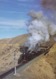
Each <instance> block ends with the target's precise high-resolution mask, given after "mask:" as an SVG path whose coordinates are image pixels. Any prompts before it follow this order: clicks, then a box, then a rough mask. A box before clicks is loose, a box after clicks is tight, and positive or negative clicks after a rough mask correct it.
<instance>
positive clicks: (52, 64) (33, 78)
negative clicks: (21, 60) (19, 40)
mask: <svg viewBox="0 0 56 79" xmlns="http://www.w3.org/2000/svg"><path fill="white" fill-rule="evenodd" d="M21 78H22V79H23V78H24V79H56V44H54V45H53V47H52V48H51V49H50V51H49V52H48V54H47V55H46V56H43V57H41V58H40V59H39V60H36V61H35V62H33V63H32V64H31V65H30V66H28V67H27V68H26V69H25V70H24V71H22V72H21Z"/></svg>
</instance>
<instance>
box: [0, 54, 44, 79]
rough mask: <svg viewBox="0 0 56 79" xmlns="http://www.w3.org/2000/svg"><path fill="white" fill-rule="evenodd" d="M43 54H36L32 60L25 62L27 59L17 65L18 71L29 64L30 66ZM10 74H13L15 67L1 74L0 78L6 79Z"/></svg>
mask: <svg viewBox="0 0 56 79" xmlns="http://www.w3.org/2000/svg"><path fill="white" fill-rule="evenodd" d="M42 55H43V54H41V55H39V56H36V57H34V58H32V59H31V60H29V61H27V62H25V61H23V62H21V63H20V64H19V65H18V66H16V69H17V71H18V72H21V71H22V70H23V69H25V68H26V67H27V66H29V65H30V64H31V63H32V62H33V61H35V60H36V58H38V59H39V58H40V57H41V56H42ZM10 74H12V75H13V74H14V68H12V69H10V70H8V71H6V72H4V73H2V74H0V79H6V77H7V76H8V75H10Z"/></svg>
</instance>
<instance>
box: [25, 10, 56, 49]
mask: <svg viewBox="0 0 56 79" xmlns="http://www.w3.org/2000/svg"><path fill="white" fill-rule="evenodd" d="M29 15H30V16H31V20H30V21H29V22H28V31H29V34H30V36H29V38H28V40H27V42H26V43H25V45H28V47H29V49H28V50H33V49H34V48H35V46H36V45H38V46H40V45H41V44H42V43H44V42H47V41H49V40H50V35H51V36H53V35H55V34H56V25H55V24H54V23H52V22H50V21H49V20H48V18H47V17H45V16H44V15H43V13H42V12H41V11H40V12H35V11H31V12H30V13H29Z"/></svg>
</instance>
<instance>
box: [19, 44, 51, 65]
mask: <svg viewBox="0 0 56 79" xmlns="http://www.w3.org/2000/svg"><path fill="white" fill-rule="evenodd" d="M51 46H52V45H49V46H48V45H47V44H46V45H44V46H40V47H37V45H36V47H35V48H34V49H33V50H28V47H26V46H23V45H22V46H20V52H21V55H20V58H19V59H18V64H19V63H21V62H23V63H26V62H28V61H30V60H32V59H33V58H35V57H37V56H39V55H41V54H44V55H46V54H47V53H48V51H49V49H50V48H51Z"/></svg>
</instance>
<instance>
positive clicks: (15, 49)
mask: <svg viewBox="0 0 56 79" xmlns="http://www.w3.org/2000/svg"><path fill="white" fill-rule="evenodd" d="M27 37H28V35H26V34H25V35H21V36H17V37H15V38H10V39H2V40H0V73H2V72H4V71H6V70H8V69H10V68H12V67H13V66H14V53H15V54H16V61H17V60H18V58H19V56H20V54H21V53H20V52H19V46H20V45H21V44H23V42H24V41H26V39H27ZM16 64H17V62H16Z"/></svg>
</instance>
